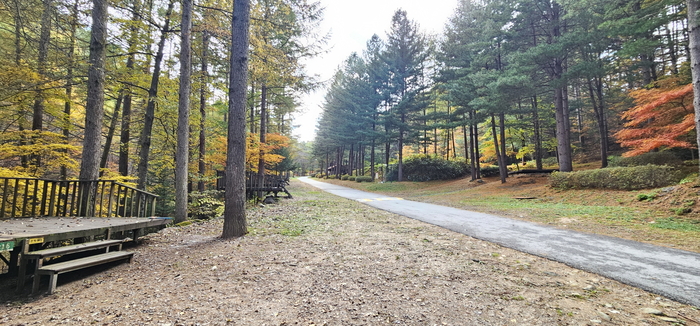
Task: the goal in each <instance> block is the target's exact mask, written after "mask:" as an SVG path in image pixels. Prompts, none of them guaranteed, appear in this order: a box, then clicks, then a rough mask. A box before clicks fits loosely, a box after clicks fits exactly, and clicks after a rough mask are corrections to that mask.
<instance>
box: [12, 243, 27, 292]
mask: <svg viewBox="0 0 700 326" xmlns="http://www.w3.org/2000/svg"><path fill="white" fill-rule="evenodd" d="M15 250H18V248H15ZM28 251H29V242H28V241H27V240H22V246H21V249H19V250H18V254H17V256H18V257H17V259H18V260H19V271H18V273H17V289H16V290H15V291H16V292H17V293H20V292H22V289H24V282H25V281H26V280H27V275H26V274H27V260H26V259H24V257H23V255H24V254H25V253H27V252H28ZM13 252H14V250H13Z"/></svg>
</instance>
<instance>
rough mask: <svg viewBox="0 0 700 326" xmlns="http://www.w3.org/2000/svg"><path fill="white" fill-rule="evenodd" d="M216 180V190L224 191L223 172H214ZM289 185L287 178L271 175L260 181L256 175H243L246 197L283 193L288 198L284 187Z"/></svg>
mask: <svg viewBox="0 0 700 326" xmlns="http://www.w3.org/2000/svg"><path fill="white" fill-rule="evenodd" d="M216 174H217V177H218V179H217V180H216V189H218V190H225V189H226V178H225V174H224V171H217V172H216ZM288 185H289V178H287V177H284V176H279V175H273V174H265V177H264V178H263V179H262V180H261V179H260V176H259V175H258V174H257V173H252V172H246V174H245V192H246V197H248V198H253V197H256V196H257V197H262V196H263V195H265V194H267V193H274V194H275V196H277V193H279V192H284V193H286V194H287V195H288V196H289V197H290V198H291V194H290V193H289V192H288V191H287V189H286V186H288Z"/></svg>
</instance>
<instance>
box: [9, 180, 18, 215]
mask: <svg viewBox="0 0 700 326" xmlns="http://www.w3.org/2000/svg"><path fill="white" fill-rule="evenodd" d="M18 187H19V179H17V178H15V186H14V194H13V195H12V214H11V215H10V217H12V218H14V217H15V212H17V194H19V192H18V191H17V188H18Z"/></svg>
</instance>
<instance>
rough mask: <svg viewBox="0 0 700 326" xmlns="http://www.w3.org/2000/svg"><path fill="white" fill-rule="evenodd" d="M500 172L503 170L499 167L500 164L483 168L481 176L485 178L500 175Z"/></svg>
mask: <svg viewBox="0 0 700 326" xmlns="http://www.w3.org/2000/svg"><path fill="white" fill-rule="evenodd" d="M500 173H501V171H500V170H499V169H498V166H495V165H494V166H488V167H484V168H481V176H482V177H484V178H487V177H495V176H497V175H499V174H500Z"/></svg>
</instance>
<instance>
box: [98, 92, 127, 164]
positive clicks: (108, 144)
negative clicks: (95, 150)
mask: <svg viewBox="0 0 700 326" xmlns="http://www.w3.org/2000/svg"><path fill="white" fill-rule="evenodd" d="M122 93H123V91H122V92H120V93H119V96H118V97H117V103H116V104H115V105H114V112H112V120H110V121H109V129H107V138H106V139H105V147H104V150H102V158H101V159H100V169H104V168H106V167H107V160H108V159H109V152H110V151H111V150H112V139H114V132H115V131H116V129H117V121H119V114H120V113H119V111H121V109H122V108H121V107H122V101H123V98H124V96H123V95H122ZM101 175H102V172H100V176H101Z"/></svg>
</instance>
